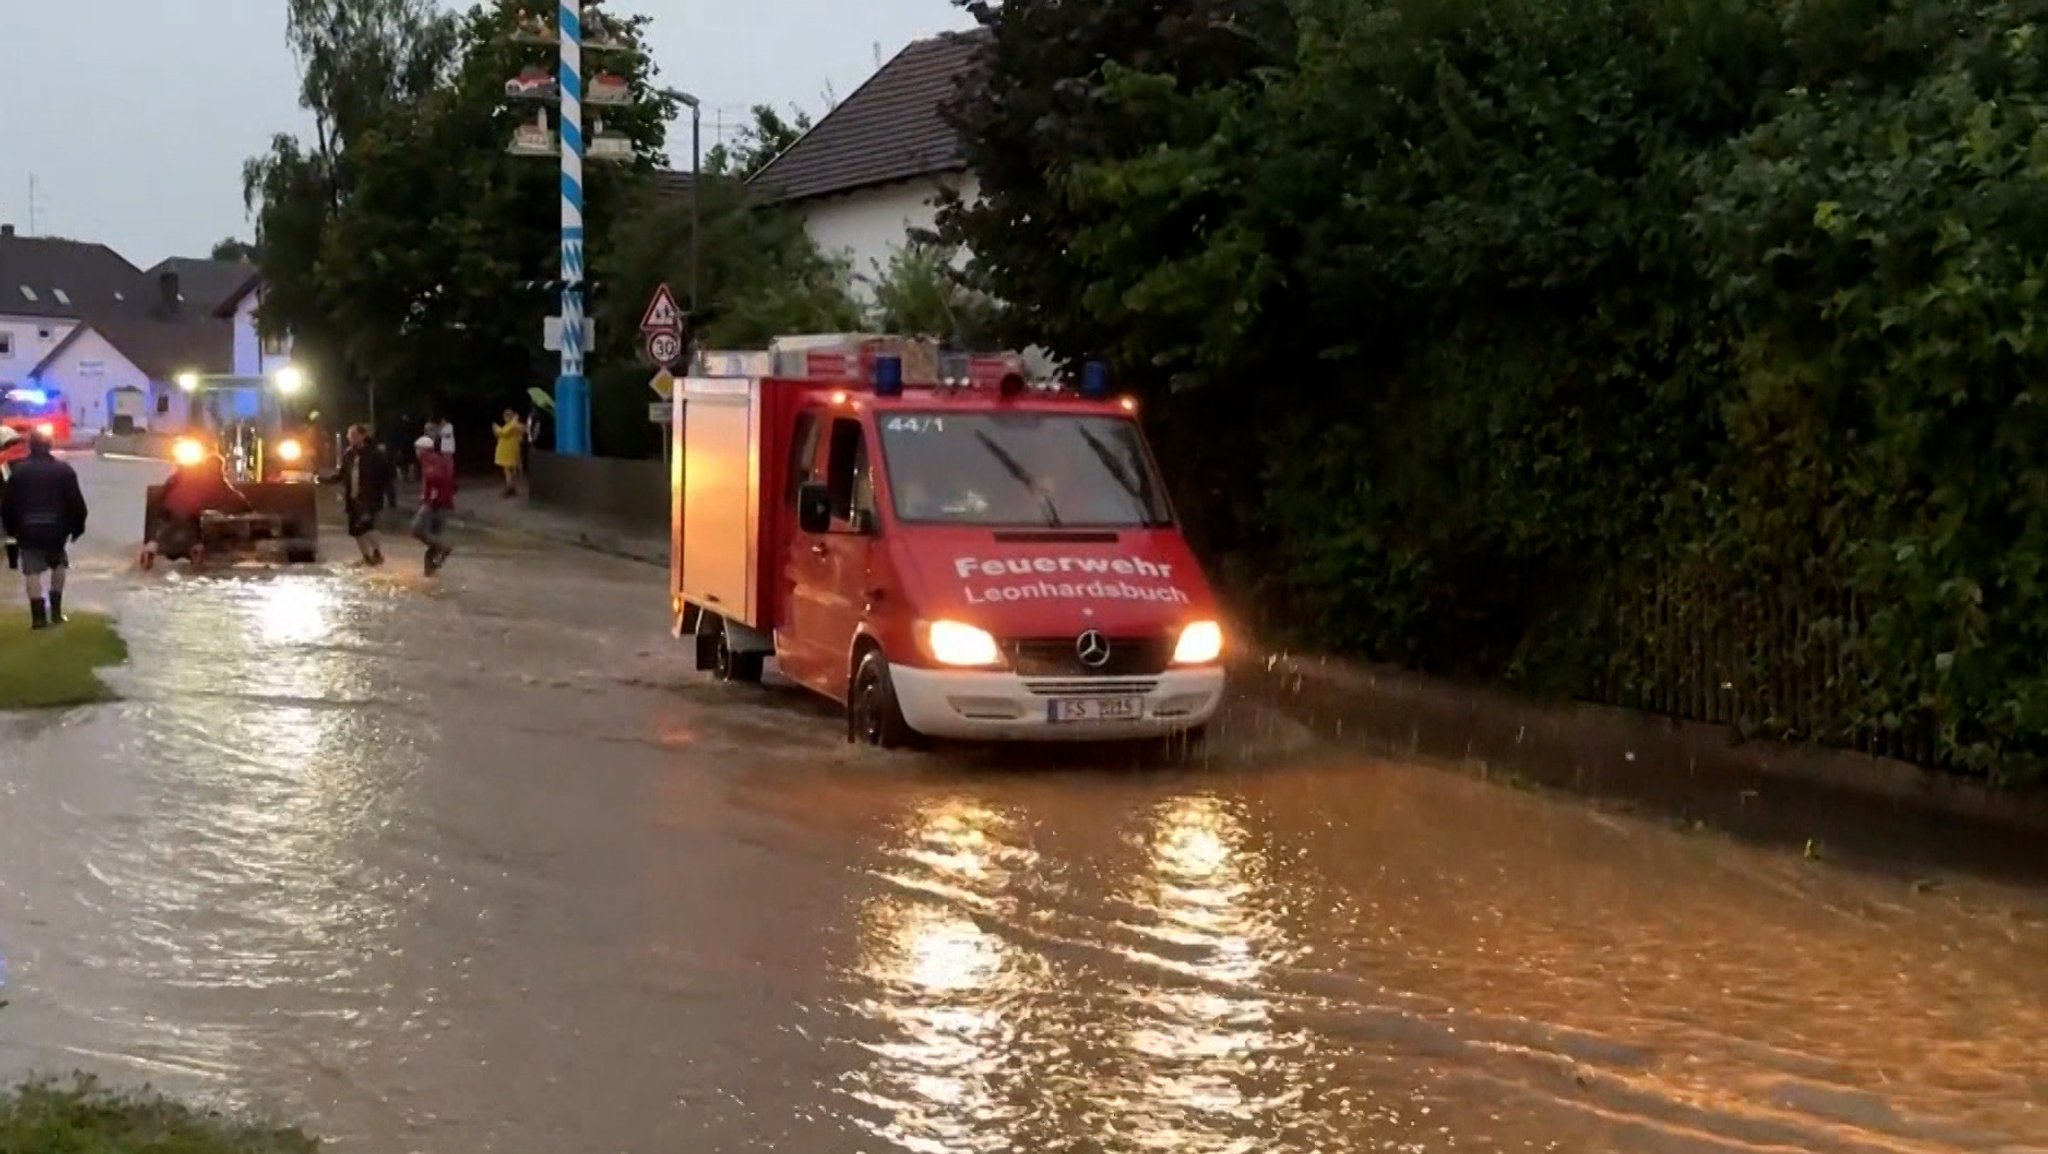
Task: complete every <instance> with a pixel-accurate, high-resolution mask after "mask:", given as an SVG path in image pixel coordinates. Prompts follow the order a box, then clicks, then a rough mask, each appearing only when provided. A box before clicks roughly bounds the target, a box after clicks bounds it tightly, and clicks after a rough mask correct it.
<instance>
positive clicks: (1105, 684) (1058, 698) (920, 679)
mask: <svg viewBox="0 0 2048 1154" xmlns="http://www.w3.org/2000/svg"><path fill="white" fill-rule="evenodd" d="M889 677H890V680H891V681H892V682H893V683H894V685H895V688H896V704H897V708H899V709H901V710H902V711H903V720H904V721H906V722H908V723H909V724H910V728H912V729H914V730H916V731H917V732H919V733H921V734H923V735H925V736H926V737H936V738H941V739H944V740H952V741H1129V740H1136V739H1142V738H1148V737H1166V736H1170V735H1172V734H1176V733H1182V732H1185V731H1187V730H1190V729H1193V728H1195V727H1196V726H1199V725H1203V724H1206V723H1207V722H1208V721H1209V719H1210V718H1212V717H1214V716H1216V711H1217V709H1218V708H1220V707H1221V706H1222V704H1223V680H1224V679H1223V670H1222V669H1220V668H1206V669H1176V670H1170V671H1168V672H1166V673H1162V674H1159V675H1158V676H1155V677H1094V678H1080V677H1075V678H1056V677H1019V676H1018V675H1016V674H1014V673H979V672H970V671H965V670H934V669H913V668H911V667H909V666H905V665H891V666H890V667H889Z"/></svg>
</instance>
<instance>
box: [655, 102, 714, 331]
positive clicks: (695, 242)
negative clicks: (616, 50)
mask: <svg viewBox="0 0 2048 1154" xmlns="http://www.w3.org/2000/svg"><path fill="white" fill-rule="evenodd" d="M661 94H662V95H663V96H666V97H668V98H669V99H670V100H673V101H675V102H676V103H677V104H680V105H682V106H683V107H685V108H688V109H689V110H690V328H691V330H692V331H691V336H692V337H693V338H694V337H695V335H696V333H695V330H696V326H697V266H698V264H699V263H700V259H699V258H700V257H701V256H702V255H703V252H704V249H703V240H702V237H701V234H702V232H703V223H704V222H703V212H702V209H701V207H700V206H701V205H702V203H703V188H704V105H703V102H702V101H700V100H698V99H697V98H696V97H695V96H692V95H690V94H689V93H687V92H679V91H677V90H676V89H673V88H665V89H662V92H661Z"/></svg>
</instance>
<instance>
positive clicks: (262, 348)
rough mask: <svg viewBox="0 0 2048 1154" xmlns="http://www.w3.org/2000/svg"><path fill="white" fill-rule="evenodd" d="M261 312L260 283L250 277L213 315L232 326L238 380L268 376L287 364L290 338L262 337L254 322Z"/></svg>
mask: <svg viewBox="0 0 2048 1154" xmlns="http://www.w3.org/2000/svg"><path fill="white" fill-rule="evenodd" d="M262 309H263V279H262V278H261V277H259V276H253V275H252V276H250V277H249V278H248V280H247V281H246V282H245V283H244V284H243V285H242V286H241V287H240V288H238V289H237V290H236V291H235V292H234V293H232V294H230V295H229V297H228V298H227V299H226V300H225V301H223V302H221V304H220V306H219V307H218V308H217V309H216V310H215V312H214V315H215V316H218V317H220V318H222V319H224V320H227V321H229V322H231V323H232V324H233V327H234V357H233V362H234V367H233V368H232V369H231V370H230V371H231V372H233V373H234V374H235V375H236V376H238V377H255V376H269V375H270V374H271V373H274V372H276V371H277V370H279V369H281V368H283V367H284V366H285V365H287V364H289V363H291V357H292V341H291V337H289V336H287V335H283V334H270V335H265V334H264V332H263V329H262V324H261V322H260V320H259V319H258V318H259V316H260V314H261V312H262Z"/></svg>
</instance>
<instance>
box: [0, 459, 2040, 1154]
mask: <svg viewBox="0 0 2048 1154" xmlns="http://www.w3.org/2000/svg"><path fill="white" fill-rule="evenodd" d="M82 467H83V469H84V472H85V473H86V476H87V479H88V482H89V486H90V491H91V495H92V496H93V498H94V500H95V502H96V503H97V506H98V508H99V510H100V512H99V514H98V516H99V518H100V519H99V520H98V521H97V522H96V526H97V527H98V529H99V532H98V533H96V535H95V537H94V541H95V542H97V544H96V545H95V546H94V549H93V550H92V551H89V552H88V553H87V554H86V556H85V557H84V558H83V560H82V562H81V564H82V568H83V572H82V576H81V580H80V591H79V593H78V594H76V595H75V597H74V600H79V601H84V602H88V603H91V602H98V603H100V604H102V605H106V606H109V607H111V608H113V609H114V610H115V611H116V612H117V613H118V614H119V615H120V618H121V622H122V626H123V629H124V631H125V632H126V634H127V636H128V638H129V640H130V642H131V644H132V647H133V659H132V662H131V664H130V666H129V667H128V668H127V669H126V670H124V671H122V672H121V673H120V674H119V680H120V683H121V687H122V689H123V690H124V691H125V693H126V695H127V699H126V700H125V701H124V702H122V703H120V704H117V705H114V706H110V707H105V708H100V709H95V710H90V711H83V712H76V713H72V714H69V715H64V716H58V717H46V718H37V719H10V720H0V961H4V965H5V973H6V980H7V983H8V984H7V987H6V990H5V994H4V996H5V997H7V998H9V999H11V1001H12V1004H11V1005H9V1006H8V1007H7V1008H6V1009H4V1010H0V1075H7V1076H17V1075H21V1074H25V1073H27V1072H29V1071H32V1070H41V1071H61V1070H66V1069H70V1068H85V1069H90V1070H93V1071H96V1072H99V1073H102V1074H105V1075H108V1076H110V1077H113V1078H116V1079H120V1080H123V1081H133V1082H141V1081H149V1082H152V1083H155V1084H156V1085H158V1086H162V1087H165V1088H168V1089H171V1090H174V1091H177V1092H181V1093H189V1094H194V1095H198V1096H200V1097H202V1098H205V1099H208V1100H212V1101H218V1102H221V1103H224V1104H227V1105H230V1106H240V1107H249V1108H254V1109H257V1110H261V1111H265V1112H269V1113H273V1114H277V1115H281V1116H284V1117H287V1118H290V1119H294V1120H303V1121H305V1122H306V1123H307V1124H308V1125H310V1126H311V1127H312V1128H313V1129H315V1130H317V1131H318V1132H319V1133H321V1134H323V1135H324V1136H327V1137H328V1138H330V1139H331V1140H332V1142H333V1144H334V1147H335V1148H336V1149H337V1150H340V1151H344V1152H355V1151H364V1152H368V1151H423V1152H449V1154H456V1152H470V1151H504V1152H512V1151H519V1152H527V1151H530V1152H534V1154H562V1152H580V1151H590V1152H593V1154H599V1152H604V1154H610V1152H617V1151H647V1152H653V1151H678V1150H688V1151H707V1152H708V1151H753V1150H763V1151H765V1150H783V1151H792V1152H799V1154H853V1152H879V1151H906V1152H912V1154H936V1152H941V1151H1008V1150H1032V1151H1132V1152H1137V1151H1162V1152H1165V1151H1173V1152H1207V1151H1214V1152H1218V1154H1223V1152H1230V1154H1238V1152H1242V1154H1268V1152H1270V1154H1285V1152H1296V1151H1299V1152H1309V1151H1354V1150H1355V1151H1377V1150H1386V1151H1450V1150H1474V1151H1490V1150H1502V1151H1508V1150H1557V1151H1574V1152H1578V1151H1651V1152H1661V1151H1687V1152H1691V1151H1700V1152H1708V1151H1750V1150H1771V1151H1792V1150H1801V1151H1830V1152H1832V1151H1844V1152H1850V1151H1853V1152H1858V1154H1862V1152H1869V1154H1878V1152H1914V1151H1929V1152H1934V1151H1973V1152H1974V1151H1985V1152H1990V1151H1998V1152H2001V1154H2017V1152H2020V1151H2033V1152H2039V1151H2043V1150H2048V923H2044V921H2043V919H2042V917H2041V912H2040V911H2041V905H2040V903H2039V901H2038V900H2037V898H2036V896H2035V895H2029V894H2024V893H2018V892H2012V891H2002V890H1997V889H1993V888H1990V887H1988V886H1971V885H1952V886H1943V887H1940V888H1936V889H1932V890H1926V889H1924V888H1916V887H1913V886H1910V885H1907V884H1905V883H1903V882H1901V881H1899V880H1897V879H1887V878H1882V877H1875V876H1869V875H1863V874H1856V873H1850V872H1844V871H1839V870H1836V869H1834V868H1832V867H1829V866H1826V865H1822V864H1816V863H1811V862H1807V861H1803V860H1800V859H1799V858H1798V857H1797V856H1796V855H1781V854H1775V853H1771V852H1766V851H1763V850H1758V849H1752V848H1746V847H1741V846H1737V845H1733V844H1730V843H1727V842H1725V841H1722V840H1720V839H1717V838H1712V837H1704V836H1694V835H1686V834H1682V833H1679V832H1675V831H1672V830H1669V829H1666V828H1662V827H1659V826H1657V825H1654V824H1651V823H1647V822H1637V821H1634V820H1631V819H1625V818H1618V817H1613V816H1606V815H1602V814H1599V813H1596V812H1593V811H1591V810H1589V809H1587V808H1584V807H1581V806H1578V805H1574V804H1570V803H1565V802H1559V801H1554V800H1549V799H1545V798H1542V797H1538V796H1534V795H1530V794H1526V793H1521V792H1516V791H1513V790H1507V789H1501V788H1496V787H1490V786H1487V785H1485V784H1482V783H1480V782H1477V781H1473V780H1469V779H1466V778H1463V777H1459V776H1456V775H1452V774H1446V773H1442V772H1438V771H1433V770H1430V769H1426V768H1422V767H1417V766H1411V765H1405V764H1398V763H1387V762H1374V761H1364V760H1360V759H1358V758H1356V757H1353V756H1349V755H1344V754H1340V753H1334V752H1329V751H1324V750H1319V749H1317V748H1315V747H1313V746H1312V745H1309V744H1308V743H1307V742H1306V741H1305V739H1302V738H1300V737H1298V736H1295V735H1292V731H1291V730H1290V729H1289V727H1288V726H1287V725H1286V724H1285V723H1284V722H1282V721H1280V720H1278V719H1276V718H1274V717H1272V716H1269V715H1267V714H1265V713H1262V712H1261V711H1260V710H1258V709H1257V708H1255V707H1253V706H1250V705H1242V706H1239V707H1238V708H1236V709H1235V710H1234V711H1233V713H1232V714H1231V715H1230V716H1229V717H1228V718H1227V719H1226V724H1225V725H1224V727H1223V730H1222V732H1221V734H1220V735H1219V737H1218V739H1217V740H1216V742H1215V743H1214V748H1213V749H1212V750H1211V751H1210V752H1209V753H1208V754H1206V755H1205V756H1203V757H1201V758H1199V759H1198V760H1196V761H1195V762H1193V763H1192V764H1188V765H1183V766H1178V767H1169V768H1156V767H1155V768H1142V767H1133V766H1131V765H1129V764H1127V763H1126V762H1123V761H1120V760H1119V759H1117V758H1115V757H1108V758H1104V757H1103V756H1102V755H1087V756H1086V757H1081V756H1077V755H1074V754H1064V755H1062V754H1057V753H1055V754H1047V755H1026V756H1021V757H1020V756H1008V757H1004V758H1000V759H993V760H992V759H990V758H988V757H985V756H976V755H965V754H954V755H950V756H924V757H908V756H886V755H879V754H873V755H871V754H866V753H858V752H855V751H852V750H850V749H849V747H847V746H846V745H845V744H843V742H842V741H841V740H840V735H839V731H838V730H837V729H836V728H835V725H834V723H833V722H832V720H831V719H830V718H829V717H828V716H826V715H825V714H824V713H823V712H822V711H821V710H819V709H818V708H817V707H815V706H813V705H811V704H810V703H809V702H808V701H806V700H805V699H803V698H801V697H798V696H795V695H793V694H790V693H774V692H762V691H759V690H745V689H727V688H725V687H718V686H713V685H709V684H707V683H705V682H703V681H701V680H699V679H698V678H697V677H695V676H694V675H693V674H690V673H688V672H687V671H686V670H685V669H684V662H683V655H682V654H680V653H678V652H676V651H675V650H674V649H673V648H672V647H671V645H670V644H669V643H668V642H667V641H666V639H665V637H664V635H663V633H662V626H663V620H662V614H663V608H664V607H663V605H662V590H661V584H660V577H659V575H658V574H657V573H654V572H653V571H651V570H648V569H645V568H641V567H638V566H635V565H632V564H630V563H626V562H615V561H611V560H606V559H601V558H596V557H592V556H587V555H582V554H577V553H570V552H562V551H549V550H542V549H538V548H531V547H522V546H519V545H517V544H508V543H506V542H503V541H496V542H493V541H486V540H482V539H470V540H467V541H465V542H464V543H463V544H464V546H465V547H464V549H463V550H462V551H461V552H459V553H458V554H457V555H456V557H455V559H454V561H453V562H452V563H451V565H450V567H449V570H448V573H447V576H446V579H445V580H443V581H442V582H440V583H439V584H437V585H429V584H428V583H426V582H425V581H423V580H420V579H417V578H414V577H412V576H410V575H406V574H399V573H391V574H382V575H376V576H367V575H364V574H362V573H359V572H354V571H350V570H348V569H347V568H345V567H343V566H340V565H338V564H337V565H335V566H333V567H332V568H327V569H319V570H312V571H306V572H292V573H273V574H240V575H235V576H232V577H223V578H220V579H208V580H190V579H184V578H178V577H166V576H161V575H159V576H155V577H151V578H143V577H140V576H137V575H135V574H132V573H129V572H128V571H127V570H126V558H125V555H124V551H125V546H126V544H127V543H128V542H129V541H130V540H131V539H132V537H133V535H134V533H135V531H136V530H135V526H134V522H135V520H136V518H135V517H134V516H132V515H129V514H126V513H123V512H122V510H124V509H127V508H129V507H130V506H131V505H132V506H139V504H140V487H141V485H142V483H143V482H144V481H145V480H146V479H147V478H148V477H149V476H150V475H152V474H153V472H154V471H155V470H154V469H152V468H150V467H148V466H142V465H127V464H119V463H114V462H84V463H82ZM474 499H491V500H494V499H496V498H474ZM337 555H338V552H337ZM13 600H14V599H13V598H12V597H8V598H5V599H0V610H5V611H12V610H11V606H12V603H13ZM1091 758H1092V759H1093V762H1094V763H1090V760H1089V759H1091ZM1104 762H1107V763H1106V764H1104Z"/></svg>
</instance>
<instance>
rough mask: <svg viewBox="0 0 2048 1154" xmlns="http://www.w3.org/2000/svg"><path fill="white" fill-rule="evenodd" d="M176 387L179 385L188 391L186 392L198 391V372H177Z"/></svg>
mask: <svg viewBox="0 0 2048 1154" xmlns="http://www.w3.org/2000/svg"><path fill="white" fill-rule="evenodd" d="M178 387H179V388H181V389H183V390H185V391H186V392H188V393H194V392H198V391H199V374H198V373H179V374H178Z"/></svg>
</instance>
